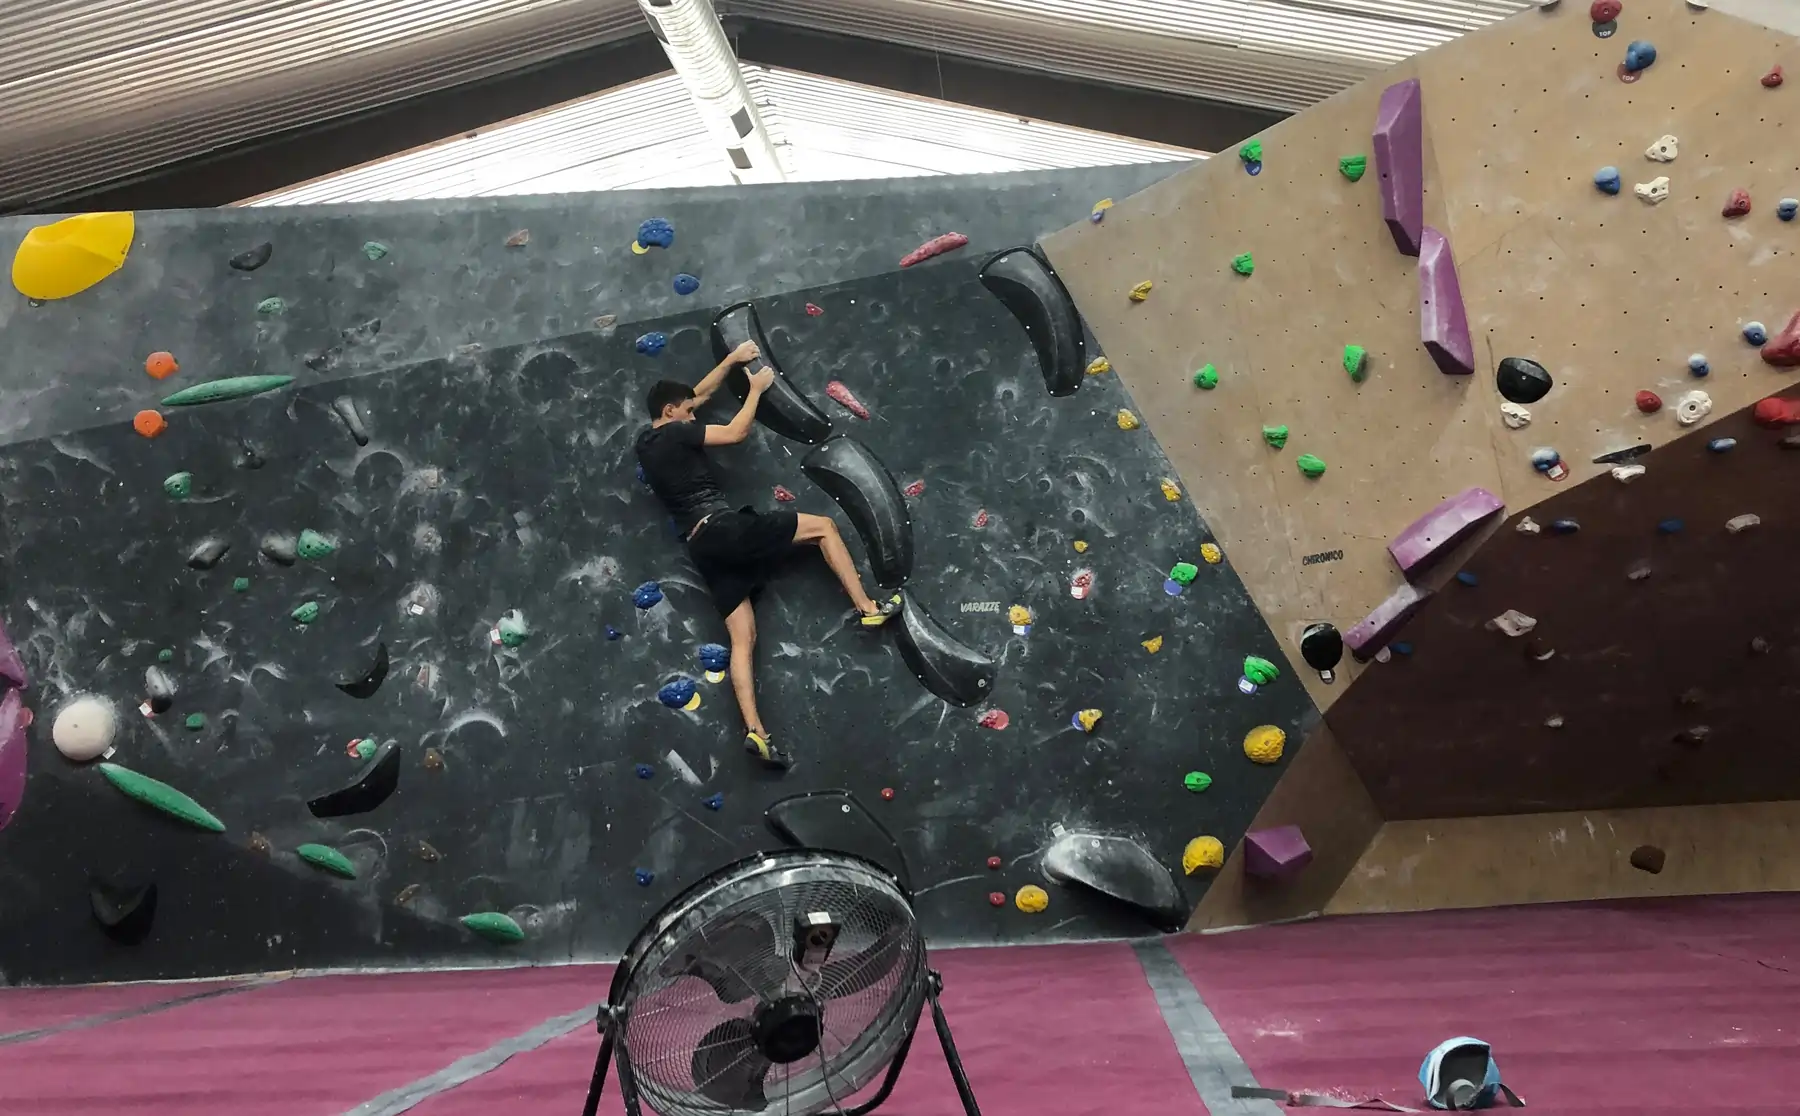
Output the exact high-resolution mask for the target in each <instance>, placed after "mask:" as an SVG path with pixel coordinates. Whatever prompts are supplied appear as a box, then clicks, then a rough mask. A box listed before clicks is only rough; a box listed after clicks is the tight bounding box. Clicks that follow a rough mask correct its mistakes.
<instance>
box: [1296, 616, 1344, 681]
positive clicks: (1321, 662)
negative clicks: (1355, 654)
mask: <svg viewBox="0 0 1800 1116" xmlns="http://www.w3.org/2000/svg"><path fill="white" fill-rule="evenodd" d="M1300 657H1301V658H1302V659H1305V660H1306V665H1307V666H1309V667H1312V668H1313V669H1314V670H1318V671H1326V670H1336V669H1337V665H1338V663H1339V662H1341V661H1342V660H1343V658H1344V637H1343V635H1342V634H1340V633H1339V632H1338V630H1337V628H1335V627H1333V626H1332V625H1330V624H1326V623H1323V622H1320V623H1317V624H1308V625H1307V626H1306V629H1305V630H1304V631H1302V632H1301V633H1300Z"/></svg>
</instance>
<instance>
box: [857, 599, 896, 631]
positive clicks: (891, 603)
mask: <svg viewBox="0 0 1800 1116" xmlns="http://www.w3.org/2000/svg"><path fill="white" fill-rule="evenodd" d="M898 615H900V594H898V593H895V594H894V595H893V596H892V597H889V598H888V599H887V600H885V601H883V602H881V606H880V607H879V608H877V609H876V610H875V611H874V612H869V613H864V614H863V616H862V626H863V627H865V628H879V627H881V626H882V625H883V624H885V623H887V622H888V621H889V620H892V619H893V618H894V617H896V616H898Z"/></svg>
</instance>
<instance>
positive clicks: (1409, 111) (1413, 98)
mask: <svg viewBox="0 0 1800 1116" xmlns="http://www.w3.org/2000/svg"><path fill="white" fill-rule="evenodd" d="M1374 143H1375V167H1376V170H1377V171H1379V172H1380V175H1381V216H1382V217H1383V218H1385V219H1386V221H1387V227H1388V232H1390V233H1392V234H1393V235H1394V247H1396V248H1398V249H1400V254H1401V255H1403V256H1416V255H1418V254H1419V245H1420V239H1419V238H1420V236H1421V234H1422V232H1423V230H1424V227H1425V121H1424V112H1423V102H1422V101H1421V100H1420V95H1419V79H1418V78H1413V79H1412V80H1410V81H1403V82H1400V83H1399V84H1398V85H1390V86H1388V87H1387V88H1386V89H1384V90H1382V92H1381V107H1380V108H1378V109H1377V110H1376V111H1375V136H1374Z"/></svg>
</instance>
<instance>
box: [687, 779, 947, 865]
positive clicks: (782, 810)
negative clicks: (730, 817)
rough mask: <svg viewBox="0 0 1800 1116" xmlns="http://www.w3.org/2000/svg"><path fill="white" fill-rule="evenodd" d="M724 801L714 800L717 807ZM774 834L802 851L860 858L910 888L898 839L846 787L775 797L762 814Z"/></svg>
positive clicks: (903, 855)
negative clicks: (775, 799) (839, 853)
mask: <svg viewBox="0 0 1800 1116" xmlns="http://www.w3.org/2000/svg"><path fill="white" fill-rule="evenodd" d="M723 804H724V800H723V799H720V805H723ZM763 820H764V821H766V822H768V824H769V828H770V829H772V830H774V832H775V835H776V836H777V837H780V838H781V839H782V840H783V841H786V842H787V843H788V844H790V845H792V846H794V847H796V848H803V849H824V850H826V851H828V852H841V853H849V854H850V855H852V856H860V857H862V858H863V859H864V860H867V861H870V862H872V863H874V864H876V865H879V866H880V867H882V868H884V869H886V870H887V871H888V872H889V873H890V874H892V875H893V877H894V878H895V879H897V880H899V881H900V886H901V887H903V888H908V889H910V888H911V886H912V885H911V874H910V872H909V871H908V868H907V864H906V856H905V854H904V853H902V852H901V850H900V843H899V842H898V841H896V840H894V835H893V834H892V833H890V832H888V828H887V827H886V826H885V825H882V824H881V821H880V819H878V818H877V817H876V816H875V815H874V814H871V813H870V812H869V810H868V808H867V807H866V806H864V805H863V804H862V802H861V801H860V800H859V799H857V797H856V796H855V795H853V794H851V793H850V792H849V791H846V790H823V791H808V792H807V793H804V794H796V795H792V796H790V797H788V798H784V799H781V800H780V801H779V802H776V803H774V804H773V805H771V806H770V807H769V808H768V809H767V810H766V811H764V812H763Z"/></svg>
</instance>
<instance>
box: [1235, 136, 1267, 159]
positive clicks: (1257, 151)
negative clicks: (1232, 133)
mask: <svg viewBox="0 0 1800 1116" xmlns="http://www.w3.org/2000/svg"><path fill="white" fill-rule="evenodd" d="M1238 158H1240V159H1242V160H1243V161H1244V162H1246V163H1260V162H1262V140H1251V141H1250V142H1248V143H1246V144H1244V146H1242V147H1240V148H1238Z"/></svg>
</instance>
